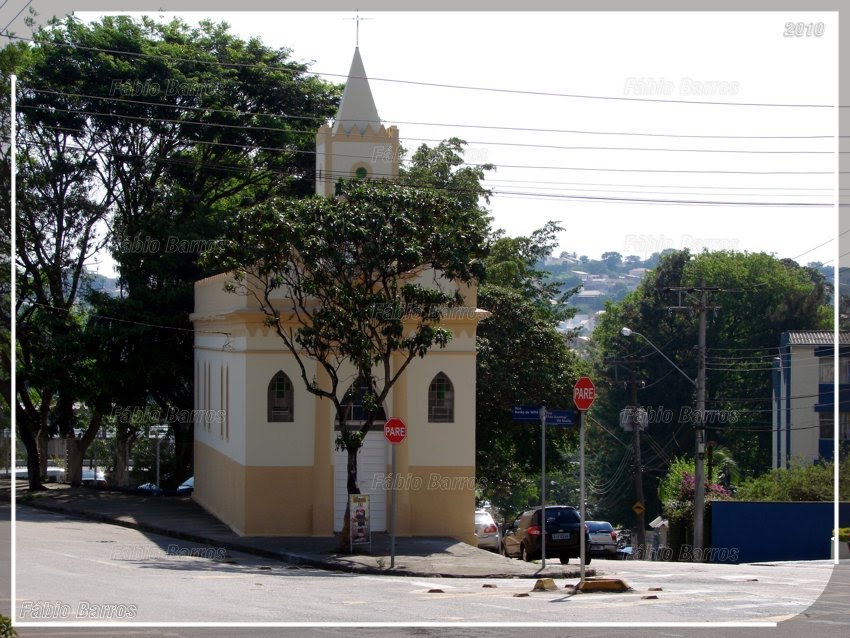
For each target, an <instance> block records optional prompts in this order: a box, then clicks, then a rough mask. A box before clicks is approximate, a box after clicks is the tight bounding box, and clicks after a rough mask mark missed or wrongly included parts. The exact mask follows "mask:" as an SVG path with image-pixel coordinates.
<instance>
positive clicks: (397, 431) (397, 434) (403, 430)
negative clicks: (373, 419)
mask: <svg viewBox="0 0 850 638" xmlns="http://www.w3.org/2000/svg"><path fill="white" fill-rule="evenodd" d="M384 436H385V437H386V439H387V441H389V442H390V443H392V444H393V445H395V444H397V443H401V442H402V441H404V439H405V437H407V426H406V425H405V424H404V421H402V420H401V419H399V418H398V417H395V416H394V417H390V418H389V419H387V422H386V423H385V424H384Z"/></svg>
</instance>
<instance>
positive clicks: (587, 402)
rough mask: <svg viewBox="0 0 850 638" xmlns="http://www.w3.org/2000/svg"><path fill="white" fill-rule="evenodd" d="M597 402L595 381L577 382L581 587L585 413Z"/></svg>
mask: <svg viewBox="0 0 850 638" xmlns="http://www.w3.org/2000/svg"><path fill="white" fill-rule="evenodd" d="M595 400H596V387H595V386H594V385H593V381H591V380H590V379H589V378H588V377H581V378H580V379H579V380H578V381H576V384H575V386H574V387H573V403H575V404H576V408H577V409H578V411H579V418H578V437H579V439H578V440H579V448H578V449H579V452H578V455H579V456H578V463H579V518H580V521H581V522H580V528H579V534H581V537H580V538H579V562H580V563H581V566H580V567H579V574H580V582H579V586H582V585H584V572H585V570H584V560H585V559H584V557H585V552H586V551H587V550H588V548H587V547H586V543H585V538H584V537H585V527H584V526H585V519H586V512H585V507H584V502H585V500H586V496H585V485H584V430H585V418H586V415H585V413H586V412H587V411H588V410H589V409H590V406H591V405H593V402H594V401H595Z"/></svg>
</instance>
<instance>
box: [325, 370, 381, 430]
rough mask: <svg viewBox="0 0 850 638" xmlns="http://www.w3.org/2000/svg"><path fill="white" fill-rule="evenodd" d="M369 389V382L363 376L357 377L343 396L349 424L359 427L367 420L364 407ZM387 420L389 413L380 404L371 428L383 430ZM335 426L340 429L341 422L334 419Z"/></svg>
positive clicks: (346, 419)
mask: <svg viewBox="0 0 850 638" xmlns="http://www.w3.org/2000/svg"><path fill="white" fill-rule="evenodd" d="M368 391H369V384H368V383H366V380H365V379H364V378H363V377H357V380H356V381H355V382H354V383H352V384H351V387H350V388H348V390H347V391H346V393H345V395H344V396H343V398H342V407H343V409H344V410H345V421H346V424H347V425H348V426H352V427H359V426H360V425H362V424H363V422H364V421H365V420H366V410H364V408H363V397H364V396H366V393H367V392H368ZM386 420H387V413H386V411H385V410H384V407H383V406H379V407H378V409H377V410H376V411H375V418H374V419H373V421H372V427H371V428H370V430H383V429H384V422H385V421H386ZM334 428H335V429H337V430H338V429H339V422H338V421H337V420H336V419H334Z"/></svg>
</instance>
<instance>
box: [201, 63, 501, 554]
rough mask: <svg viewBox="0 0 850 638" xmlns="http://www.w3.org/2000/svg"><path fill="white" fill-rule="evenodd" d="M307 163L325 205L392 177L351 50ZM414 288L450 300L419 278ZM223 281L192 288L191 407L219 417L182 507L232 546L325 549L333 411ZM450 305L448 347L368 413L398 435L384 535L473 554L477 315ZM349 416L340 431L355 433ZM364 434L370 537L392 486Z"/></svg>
mask: <svg viewBox="0 0 850 638" xmlns="http://www.w3.org/2000/svg"><path fill="white" fill-rule="evenodd" d="M316 151H317V153H316V193H317V194H319V195H322V196H325V197H333V196H334V188H335V184H336V182H337V180H338V179H339V178H340V177H358V178H362V179H369V178H381V177H388V178H393V177H397V176H398V167H399V142H398V129H397V128H396V127H395V126H389V127H386V126H384V124H382V123H381V120H380V118H379V117H378V112H377V109H376V107H375V102H374V99H373V97H372V92H371V89H370V86H369V81H368V79H367V77H366V72H365V70H364V67H363V62H362V60H361V58H360V52H359V49H355V51H354V59H353V61H352V64H351V70H350V72H349V76H348V79H347V81H346V85H345V90H344V93H343V96H342V101H341V103H340V107H339V111H338V112H337V115H336V118H335V120H334V121H333V124H332V125H330V126H322V127H320V128H319V130H318V133H317V135H316ZM419 277H420V281H421V282H423V283H424V282H426V281H427V282H430V283H429V284H428V285H443V286H446V285H447V286H451V287H452V288H456V287H457V284H455V283H453V282H449V281H447V280H446V279H444V278H442V277H440V276H439V273H434V272H433V271H428V272H425V273H422V274H421V275H420V276H419ZM231 279H232V277H231V276H230V275H229V274H228V273H222V274H219V275H215V276H213V277H209V278H207V279H204V280H201V281H198V282H196V283H195V312H194V313H192V315H191V320H192V322H193V324H194V328H195V331H196V332H195V371H194V378H195V399H194V400H195V408H196V410H198V411H199V413H200V414H213V413H217V414H219V415H220V417H221V418H218V419H208V418H204V419H198V420H197V422H196V424H195V449H194V453H195V491H194V495H193V498H194V499H195V500H196V501H197V502H198V503H199V504H200V505H202V506H203V507H204V508H205V509H206V510H207V511H209V512H210V513H212V514H214V515H215V516H216V517H217V518H219V519H220V520H221V521H223V522H224V523H226V524H227V525H228V526H230V527H231V528H232V529H233V530H234V531H236V532H237V533H239V534H242V535H253V536H287V535H288V536H330V535H332V534H333V533H335V532H339V531H341V530H342V527H343V516H344V512H345V509H346V504H347V491H346V459H347V453H346V452H340V451H337V450H336V448H335V445H334V442H335V439H336V433H335V427H338V426H337V425H336V421H335V413H334V408H333V404H332V403H331V402H330V401H328V400H324V399H321V398H319V397H316V396H315V395H313V394H311V393H309V392H308V391H307V390H306V388H305V387H304V384H303V381H302V379H301V375H300V373H299V369H298V366H297V364H296V361H295V358H294V357H293V356H292V354H291V353H290V352H289V351H288V350H287V349H286V346H285V345H284V344H283V341H282V340H281V339H280V337H279V336H278V335H277V334H276V333H275V332H274V331H273V330H271V329H269V328H268V327H267V326H266V325H265V324H264V321H265V318H266V317H265V315H264V314H263V312H262V311H261V310H260V309H259V307H258V306H257V304H256V302H255V301H254V300H253V299H252V298H251V297H250V295H239V294H234V293H232V292H227V291H225V283H226V282H228V281H230V280H231ZM440 282H442V283H440ZM460 292H461V294H462V295H463V297H464V300H465V306H464V307H459V308H455V309H452V310H451V311H450V312H449V314H448V316H446V317H445V318H444V320H443V323H442V325H443V326H444V327H447V328H449V329H450V330H451V331H452V333H453V339H452V340H451V341H450V342H449V344H448V346H447V347H446V348H443V349H439V348H435V349H433V350H432V351H430V352H429V353H428V354H427V355H426V356H425V357H424V358H421V359H419V358H417V359H416V360H415V361H413V362H412V363H411V364H410V365H409V366H408V368H407V369H406V371H405V372H404V374H403V375H402V376H401V377H400V379H399V380H398V381H397V382H396V384H395V385H394V386H393V388H392V390H391V392H390V394H389V396H388V398H387V400H386V402H385V404H384V405H383V406H382V407H383V412H384V416H386V417H390V416H392V417H398V418H401V419H402V420H403V421H404V422H405V424H406V425H407V438H406V439H405V440H404V441H403V442H402V443H400V444H398V445H397V450H396V463H397V472H396V481H395V483H396V487H397V489H398V508H397V513H396V531H397V533H398V534H399V535H402V536H449V537H453V538H456V539H458V540H463V541H467V542H472V543H474V540H475V537H474V534H473V527H474V525H473V524H474V509H475V334H476V327H477V324H478V322H479V321H480V320H481V319H483V318H486V317H487V316H488V313H487V312H485V311H482V310H478V309H476V289H475V287H474V286H465V285H461V289H460ZM323 374H324V371H323V369H322V368H321V367H320V366H318V365H317V364H316V363H313V364H312V366H311V368H310V369H309V370H308V377H309V376H314V377H315V378H316V379H317V380H318V382H319V383H320V384H321V383H322V381H323V379H324V377H323ZM349 383H350V385H349V386H348V387H343V388H341V389H340V392H341V393H343V394H341V395H340V396H341V397H342V396H344V393H345V392H346V391H347V390H348V389H349V388H350V387H353V388H354V390H355V392H354V396H355V397H357V396H358V392H357V387H358V381H357V379H356V378H355V376H354V370H353V367H352V369H351V375H350V381H349ZM357 403H358V402H357V399H355V401H354V404H353V405H352V406H351V410H350V413H349V415H348V418H349V424H350V425H351V426H357V425H358V424H359V423H362V417H363V411H362V405H358V404H357ZM378 421H379V422H378V423H377V424H376V426H375V428H374V431H370V432H369V433H368V435H367V436H366V439H365V442H364V445H363V447H362V448H361V450H360V452H359V454H358V485H359V487H360V490H361V492H362V493H364V494H368V495H369V496H370V510H371V512H370V517H371V530H372V531H374V532H381V531H386V530H388V528H389V510H388V503H389V496H390V491H389V488H390V487H391V486H392V479H391V474H390V473H391V469H390V444H389V443H388V442H387V441H386V439H385V438H384V434H383V420H382V419H378Z"/></svg>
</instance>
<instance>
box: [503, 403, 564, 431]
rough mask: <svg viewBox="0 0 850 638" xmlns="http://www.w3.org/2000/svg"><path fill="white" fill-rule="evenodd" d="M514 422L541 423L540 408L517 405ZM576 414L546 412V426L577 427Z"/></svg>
mask: <svg viewBox="0 0 850 638" xmlns="http://www.w3.org/2000/svg"><path fill="white" fill-rule="evenodd" d="M513 420H514V421H532V422H534V423H540V406H537V405H516V406H514V413H513ZM576 423H577V421H576V416H575V412H573V411H572V410H546V425H554V426H555V427H565V426H568V425H576Z"/></svg>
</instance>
